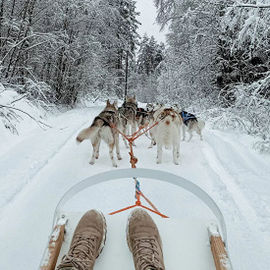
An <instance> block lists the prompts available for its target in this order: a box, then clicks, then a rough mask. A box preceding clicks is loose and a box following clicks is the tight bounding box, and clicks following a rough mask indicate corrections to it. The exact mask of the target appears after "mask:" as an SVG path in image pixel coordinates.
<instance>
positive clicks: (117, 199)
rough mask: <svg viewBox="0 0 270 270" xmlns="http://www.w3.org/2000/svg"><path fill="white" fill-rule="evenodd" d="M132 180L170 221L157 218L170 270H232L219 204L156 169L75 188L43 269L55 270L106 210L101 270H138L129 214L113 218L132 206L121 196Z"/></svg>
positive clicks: (63, 205)
mask: <svg viewBox="0 0 270 270" xmlns="http://www.w3.org/2000/svg"><path fill="white" fill-rule="evenodd" d="M132 178H139V179H140V180H142V185H143V187H144V188H146V189H147V188H149V190H148V194H149V192H150V193H151V192H152V194H151V198H152V199H154V200H155V203H157V201H158V204H159V208H161V209H160V210H162V212H164V213H165V214H166V215H168V216H169V217H170V218H162V217H160V216H158V215H155V214H154V213H153V214H151V216H152V218H153V219H154V221H155V223H156V224H157V226H158V228H159V231H160V234H161V238H162V242H163V252H164V261H165V266H166V270H174V269H178V268H179V269H189V270H198V269H200V270H214V269H216V270H232V266H231V262H230V259H229V256H228V244H227V232H226V225H225V222H224V217H223V215H222V213H221V211H220V209H219V208H218V206H217V205H216V203H215V202H214V201H213V199H212V198H211V197H210V196H209V195H208V194H207V193H205V192H204V191H203V190H202V189H201V188H199V187H198V186H196V185H195V184H193V183H192V182H190V181H188V180H186V179H184V178H182V177H180V176H177V175H174V174H171V173H168V172H164V171H158V170H150V169H136V170H134V169H121V170H113V171H110V172H105V173H100V174H97V175H94V176H91V177H89V178H87V179H85V180H83V181H81V182H79V183H78V184H76V185H74V186H73V187H72V188H70V189H69V190H68V191H67V192H66V193H65V194H64V196H63V197H62V199H61V200H60V201H59V203H58V205H57V207H56V210H55V213H54V220H53V229H52V233H51V235H50V237H49V243H48V246H47V248H46V250H45V253H44V255H43V258H42V261H41V264H40V268H39V269H40V270H52V269H55V266H56V265H57V264H58V263H59V262H60V260H61V258H62V256H63V255H64V254H66V253H67V251H68V249H69V245H70V241H71V238H72V235H73V231H74V229H75V227H76V225H77V223H78V221H79V219H80V218H81V216H82V215H83V214H84V213H85V212H86V211H87V210H89V209H93V208H94V209H98V210H101V211H102V212H103V213H104V215H105V217H106V222H107V239H106V244H105V247H104V251H103V253H102V254H101V255H100V257H99V258H98V260H97V261H96V264H95V270H105V269H134V266H133V260H132V257H131V254H130V252H129V250H128V247H127V244H126V235H125V229H126V223H127V218H128V214H129V212H128V211H125V212H121V213H119V214H116V215H112V216H111V215H108V213H110V212H111V211H112V210H114V209H115V207H117V208H118V207H119V208H121V207H123V206H124V205H125V204H126V203H127V202H128V201H129V199H130V197H129V198H127V199H126V198H125V197H128V196H124V195H122V196H118V194H119V193H120V194H123V190H125V193H124V194H126V193H129V192H130V191H131V190H127V189H126V186H130V181H131V179H132ZM164 190H166V192H162V191H164ZM202 202H203V204H202ZM64 231H65V233H64Z"/></svg>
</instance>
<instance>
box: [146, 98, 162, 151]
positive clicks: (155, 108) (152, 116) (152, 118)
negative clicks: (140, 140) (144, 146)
mask: <svg viewBox="0 0 270 270" xmlns="http://www.w3.org/2000/svg"><path fill="white" fill-rule="evenodd" d="M163 108H164V105H163V104H161V103H157V104H156V105H154V104H151V103H147V104H146V111H147V112H148V122H149V126H151V125H153V124H154V123H155V122H156V121H157V119H156V117H157V116H158V115H159V113H160V112H161V110H162V109H163ZM154 129H155V127H154V128H152V129H150V130H149V134H150V137H151V144H150V145H149V147H148V148H152V147H153V146H154V145H156V142H155V139H154V134H153V133H154Z"/></svg>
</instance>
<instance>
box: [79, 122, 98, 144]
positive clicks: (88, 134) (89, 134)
mask: <svg viewBox="0 0 270 270" xmlns="http://www.w3.org/2000/svg"><path fill="white" fill-rule="evenodd" d="M98 130H99V128H98V127H96V126H90V127H88V128H85V129H83V130H82V131H81V132H80V133H79V134H78V136H77V138H76V140H77V142H78V143H81V142H82V141H84V140H87V139H91V138H93V137H94V136H95V135H96V134H97V132H98Z"/></svg>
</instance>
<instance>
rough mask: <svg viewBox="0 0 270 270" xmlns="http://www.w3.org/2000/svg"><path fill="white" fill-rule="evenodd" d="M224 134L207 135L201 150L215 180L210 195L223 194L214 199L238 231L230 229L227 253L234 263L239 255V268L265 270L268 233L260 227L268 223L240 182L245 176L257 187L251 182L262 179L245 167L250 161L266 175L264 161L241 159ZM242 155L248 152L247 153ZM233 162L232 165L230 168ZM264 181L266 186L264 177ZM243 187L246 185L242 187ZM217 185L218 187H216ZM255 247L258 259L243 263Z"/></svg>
mask: <svg viewBox="0 0 270 270" xmlns="http://www.w3.org/2000/svg"><path fill="white" fill-rule="evenodd" d="M222 135H223V136H222ZM224 135H225V134H222V133H221V134H220V133H219V132H217V131H215V132H213V131H212V132H208V134H207V136H205V137H206V143H205V144H206V147H203V148H202V152H203V153H204V155H205V158H206V160H207V161H208V166H209V169H210V170H212V173H213V174H214V177H213V181H215V180H214V179H216V180H218V181H217V183H216V185H215V187H216V190H215V191H214V192H213V195H212V196H213V197H214V198H215V197H217V196H216V194H215V193H216V192H218V193H223V194H224V195H225V194H226V197H224V198H223V199H222V200H221V201H220V199H219V198H216V200H218V201H219V205H220V206H221V208H222V209H224V215H225V219H226V220H227V223H229V224H233V223H235V225H236V228H237V230H231V229H232V227H229V239H230V241H229V242H230V243H231V245H230V250H231V251H232V254H233V256H232V259H234V260H233V261H237V259H239V256H242V257H243V259H242V260H243V263H242V264H241V269H249V267H250V268H252V267H253V269H255V268H256V269H266V268H267V267H268V265H269V261H267V260H265V258H267V257H268V256H269V255H268V252H267V247H269V243H270V237H269V233H268V232H267V233H266V232H264V230H262V228H263V226H269V220H267V219H262V220H260V218H259V215H258V214H259V213H260V212H258V208H259V207H260V204H258V203H257V204H252V200H250V198H249V197H252V196H249V195H251V194H249V193H250V190H249V189H248V188H247V186H248V185H247V184H243V183H241V181H247V180H248V179H247V178H246V175H247V174H248V175H249V176H250V177H251V178H252V179H253V183H252V185H254V186H256V182H255V183H254V180H255V179H256V180H257V179H259V178H260V179H262V177H261V176H260V177H259V176H258V175H257V173H256V171H255V170H253V169H252V167H249V166H247V164H250V163H251V162H250V161H251V160H252V161H253V162H256V163H257V165H259V164H260V167H259V168H257V169H264V171H262V172H268V168H267V167H266V166H265V165H264V162H263V161H260V160H259V159H258V158H256V157H255V155H251V153H249V155H246V156H244V157H243V158H242V157H241V156H242V152H238V150H239V149H238V148H239V145H240V144H237V146H235V145H234V144H232V143H231V141H230V140H228V139H227V140H226V139H224V137H226V136H224ZM244 152H246V153H247V151H244ZM232 157H233V159H232ZM232 162H233V163H234V166H231V163H232ZM263 174H264V173H263ZM240 175H241V176H240ZM269 175H270V173H269ZM236 179H237V180H236ZM263 180H265V183H266V184H268V181H267V179H266V178H265V179H263ZM249 184H250V183H249ZM244 185H246V186H245V187H243V186H244ZM218 186H219V188H217V187H218ZM249 188H250V186H249ZM224 191H225V192H224ZM252 191H253V190H252ZM252 195H254V192H252ZM228 208H230V209H228ZM232 210H233V211H234V214H233V215H232ZM264 210H266V209H264ZM235 239H237V243H235V242H234V240H235ZM241 242H242V243H241ZM239 243H240V245H239ZM247 243H248V244H247ZM254 247H260V249H261V250H260V252H259V253H258V254H257V256H256V257H257V259H256V260H252V261H245V260H244V258H245V257H246V256H247V254H249V256H248V257H254V255H253V254H254ZM240 250H241V251H240ZM234 254H235V255H236V256H237V257H236V258H234V256H235V255H234ZM258 257H259V258H258Z"/></svg>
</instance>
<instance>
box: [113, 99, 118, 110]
mask: <svg viewBox="0 0 270 270" xmlns="http://www.w3.org/2000/svg"><path fill="white" fill-rule="evenodd" d="M117 104H118V102H117V100H115V101H114V102H113V105H114V106H115V108H117Z"/></svg>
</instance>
